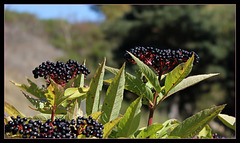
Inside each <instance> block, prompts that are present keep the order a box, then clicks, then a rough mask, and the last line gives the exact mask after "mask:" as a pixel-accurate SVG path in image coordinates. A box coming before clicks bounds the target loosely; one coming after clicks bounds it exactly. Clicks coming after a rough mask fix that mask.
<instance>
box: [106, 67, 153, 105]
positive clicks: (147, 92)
mask: <svg viewBox="0 0 240 143" xmlns="http://www.w3.org/2000/svg"><path fill="white" fill-rule="evenodd" d="M105 69H106V70H108V71H110V72H111V73H113V74H115V75H116V74H117V73H118V71H119V70H118V69H116V68H112V67H108V66H105ZM125 80H126V81H125V90H129V91H131V92H133V93H135V94H137V95H138V96H143V97H145V98H147V99H148V100H149V101H150V102H152V101H153V96H152V92H151V89H150V88H149V87H148V86H147V85H146V84H144V83H143V82H142V81H141V80H140V79H139V78H137V77H135V76H134V75H131V74H130V73H128V72H126V75H125ZM104 81H105V82H108V83H111V82H112V80H111V79H110V80H104Z"/></svg>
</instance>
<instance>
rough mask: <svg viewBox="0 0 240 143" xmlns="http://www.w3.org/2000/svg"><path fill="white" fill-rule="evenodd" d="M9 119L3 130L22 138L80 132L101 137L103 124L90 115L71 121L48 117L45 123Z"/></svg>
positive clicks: (73, 135)
mask: <svg viewBox="0 0 240 143" xmlns="http://www.w3.org/2000/svg"><path fill="white" fill-rule="evenodd" d="M46 63H47V62H46ZM11 119H12V121H9V122H8V123H7V124H6V125H5V132H6V133H7V132H11V133H12V135H15V134H19V135H20V136H21V137H22V138H76V137H77V136H78V135H80V134H83V135H85V136H86V137H90V136H95V137H98V138H102V137H103V131H102V129H103V128H104V127H103V125H102V124H101V123H98V122H97V121H96V119H93V118H92V117H91V116H89V117H88V118H85V117H81V116H79V117H78V118H77V119H76V120H75V119H72V120H71V121H68V120H66V119H55V120H54V121H53V122H52V120H50V119H49V120H47V121H46V122H45V123H43V122H41V121H40V120H36V121H34V120H29V121H27V118H22V119H21V118H19V116H18V117H17V118H14V117H11ZM20 121H22V122H20ZM76 121H77V122H76ZM25 122H27V123H25ZM93 123H94V124H93Z"/></svg>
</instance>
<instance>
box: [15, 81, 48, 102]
mask: <svg viewBox="0 0 240 143" xmlns="http://www.w3.org/2000/svg"><path fill="white" fill-rule="evenodd" d="M27 81H28V83H29V84H30V85H29V86H28V85H26V84H18V83H16V82H14V81H11V80H10V82H11V83H13V84H14V85H16V86H18V87H19V88H21V89H23V90H25V91H27V92H28V93H30V94H32V95H33V96H35V97H37V98H39V99H42V98H46V97H45V95H44V93H45V92H44V90H43V89H42V88H39V87H38V86H37V84H35V83H34V82H32V81H31V80H30V79H28V78H27Z"/></svg>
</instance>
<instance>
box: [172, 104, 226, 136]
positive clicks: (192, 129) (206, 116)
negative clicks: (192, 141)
mask: <svg viewBox="0 0 240 143" xmlns="http://www.w3.org/2000/svg"><path fill="white" fill-rule="evenodd" d="M225 106H226V104H224V105H220V106H214V107H211V108H208V109H204V110H202V111H200V112H198V113H197V114H195V115H193V116H191V117H189V118H187V119H186V120H184V121H183V122H182V123H181V124H179V125H178V126H177V127H176V128H174V130H173V131H172V132H171V133H170V136H179V137H181V138H192V137H194V136H195V135H197V134H198V133H199V132H200V131H201V130H202V129H203V128H204V127H205V126H206V125H207V124H208V123H209V122H210V121H212V120H213V119H214V118H215V117H217V115H218V114H219V113H220V112H221V111H222V110H223V108H224V107H225Z"/></svg>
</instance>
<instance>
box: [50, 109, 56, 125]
mask: <svg viewBox="0 0 240 143" xmlns="http://www.w3.org/2000/svg"><path fill="white" fill-rule="evenodd" d="M55 111H56V106H53V109H52V117H51V120H52V122H53V120H54V116H55Z"/></svg>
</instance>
